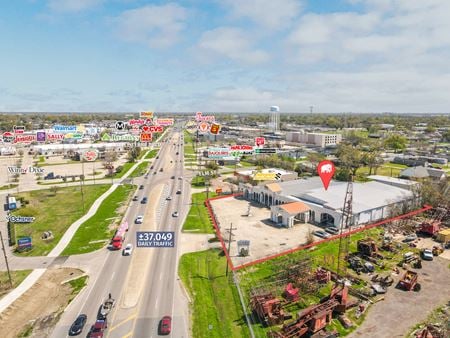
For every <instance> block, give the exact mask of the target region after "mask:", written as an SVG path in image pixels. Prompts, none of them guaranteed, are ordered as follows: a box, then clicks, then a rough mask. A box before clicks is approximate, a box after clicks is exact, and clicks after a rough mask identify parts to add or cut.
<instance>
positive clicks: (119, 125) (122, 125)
mask: <svg viewBox="0 0 450 338" xmlns="http://www.w3.org/2000/svg"><path fill="white" fill-rule="evenodd" d="M114 126H115V127H116V129H117V130H124V129H125V122H123V121H116V123H115V124H114Z"/></svg>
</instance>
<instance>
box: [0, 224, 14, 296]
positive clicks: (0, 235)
mask: <svg viewBox="0 0 450 338" xmlns="http://www.w3.org/2000/svg"><path fill="white" fill-rule="evenodd" d="M0 240H1V241H2V250H3V256H4V257H5V263H6V270H7V271H8V278H9V284H10V285H11V289H12V288H13V282H12V279H11V272H10V271H9V264H8V257H6V250H5V243H3V234H2V232H1V231H0Z"/></svg>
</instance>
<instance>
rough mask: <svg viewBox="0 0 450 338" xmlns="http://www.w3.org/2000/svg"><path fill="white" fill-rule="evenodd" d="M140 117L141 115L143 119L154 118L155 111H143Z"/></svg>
mask: <svg viewBox="0 0 450 338" xmlns="http://www.w3.org/2000/svg"><path fill="white" fill-rule="evenodd" d="M140 117H141V119H142V118H147V119H152V118H153V112H152V111H141V113H140Z"/></svg>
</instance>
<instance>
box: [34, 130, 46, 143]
mask: <svg viewBox="0 0 450 338" xmlns="http://www.w3.org/2000/svg"><path fill="white" fill-rule="evenodd" d="M45 140H46V133H45V131H38V132H36V141H38V142H45Z"/></svg>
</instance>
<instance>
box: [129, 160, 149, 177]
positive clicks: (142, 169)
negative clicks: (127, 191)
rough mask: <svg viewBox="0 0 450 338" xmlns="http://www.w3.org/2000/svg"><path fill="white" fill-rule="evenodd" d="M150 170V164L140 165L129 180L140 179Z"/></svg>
mask: <svg viewBox="0 0 450 338" xmlns="http://www.w3.org/2000/svg"><path fill="white" fill-rule="evenodd" d="M147 168H148V162H142V163H139V165H138V166H137V167H136V169H134V170H133V172H132V173H131V174H130V175H129V176H128V177H129V178H133V177H139V176H142V175H144V174H145V172H146V171H147Z"/></svg>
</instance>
